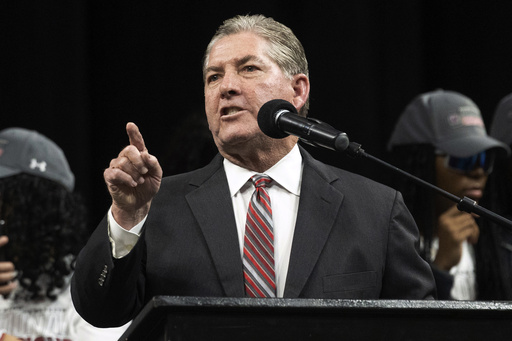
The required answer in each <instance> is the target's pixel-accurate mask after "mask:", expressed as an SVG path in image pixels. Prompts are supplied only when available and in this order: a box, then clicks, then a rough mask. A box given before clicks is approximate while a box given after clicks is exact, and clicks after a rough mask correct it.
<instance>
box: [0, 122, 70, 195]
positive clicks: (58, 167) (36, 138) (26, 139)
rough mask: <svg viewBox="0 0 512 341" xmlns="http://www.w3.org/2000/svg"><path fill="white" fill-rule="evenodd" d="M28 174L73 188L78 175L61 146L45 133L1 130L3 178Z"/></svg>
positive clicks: (0, 145) (0, 160)
mask: <svg viewBox="0 0 512 341" xmlns="http://www.w3.org/2000/svg"><path fill="white" fill-rule="evenodd" d="M20 173H26V174H32V175H36V176H40V177H43V178H46V179H49V180H52V181H55V182H57V183H59V184H61V185H63V186H64V187H65V188H66V189H67V190H68V191H70V192H71V191H73V188H74V185H75V177H74V175H73V173H72V172H71V169H70V168H69V164H68V161H67V160H66V157H65V156H64V152H63V151H62V149H61V148H60V147H59V146H57V144H55V142H53V141H51V140H50V139H48V138H47V137H46V136H44V135H42V134H40V133H38V132H36V131H33V130H27V129H24V128H7V129H4V130H2V131H0V178H6V177H8V176H12V175H16V174H20Z"/></svg>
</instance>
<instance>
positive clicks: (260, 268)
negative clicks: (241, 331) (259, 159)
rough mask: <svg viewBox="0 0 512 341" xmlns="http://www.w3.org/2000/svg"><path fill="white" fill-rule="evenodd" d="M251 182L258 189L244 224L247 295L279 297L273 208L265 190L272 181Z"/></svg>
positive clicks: (260, 178)
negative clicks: (275, 268) (275, 261)
mask: <svg viewBox="0 0 512 341" xmlns="http://www.w3.org/2000/svg"><path fill="white" fill-rule="evenodd" d="M251 180H252V181H253V182H254V186H255V187H256V190H255V191H254V193H253V195H252V197H251V202H250V203H249V209H248V211H247V221H246V223H245V237H244V256H243V264H244V278H245V294H246V296H249V297H276V277H275V271H274V227H273V223H272V207H271V206H270V197H269V196H268V193H267V190H266V189H265V186H267V185H268V184H269V183H270V182H271V181H272V179H271V178H269V177H267V176H266V175H255V176H253V177H252V178H251Z"/></svg>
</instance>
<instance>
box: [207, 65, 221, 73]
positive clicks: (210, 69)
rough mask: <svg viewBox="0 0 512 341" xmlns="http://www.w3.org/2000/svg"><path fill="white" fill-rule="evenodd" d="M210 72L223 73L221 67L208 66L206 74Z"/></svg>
mask: <svg viewBox="0 0 512 341" xmlns="http://www.w3.org/2000/svg"><path fill="white" fill-rule="evenodd" d="M210 71H213V72H220V71H222V68H221V67H220V66H208V67H207V68H206V69H205V70H204V73H205V74H207V73H208V72H210Z"/></svg>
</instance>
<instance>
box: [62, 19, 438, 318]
mask: <svg viewBox="0 0 512 341" xmlns="http://www.w3.org/2000/svg"><path fill="white" fill-rule="evenodd" d="M203 73H204V84H205V86H204V92H205V109H206V115H207V119H208V124H209V128H210V131H211V132H212V135H213V138H214V141H215V143H216V145H217V148H218V150H219V154H218V155H217V156H216V157H215V158H214V159H213V161H212V162H211V163H210V164H209V165H207V166H206V167H204V168H201V169H198V170H195V171H192V172H189V173H185V174H180V175H176V176H171V177H166V178H164V179H162V170H161V167H160V165H159V163H158V161H157V159H156V158H155V157H154V156H152V155H150V154H149V153H148V150H147V148H146V146H145V144H144V140H143V138H142V135H141V133H140V132H139V130H138V128H137V126H136V125H135V124H133V123H128V125H127V127H126V129H127V133H128V136H129V138H130V145H129V146H127V147H126V148H125V149H123V151H121V153H120V154H119V156H118V157H117V158H116V159H113V160H112V161H111V164H110V167H109V168H108V169H106V170H105V173H104V178H105V181H106V183H107V187H108V189H109V192H110V194H111V196H112V206H111V209H110V210H109V213H108V214H107V216H106V217H105V219H104V220H103V222H102V223H101V224H100V226H98V228H97V229H96V231H95V232H94V233H93V235H92V236H91V239H90V240H89V242H88V244H87V245H86V246H85V248H84V249H83V250H82V252H81V254H80V255H79V259H78V260H77V264H76V271H75V275H74V278H73V283H72V294H73V299H74V303H75V306H76V308H77V310H78V311H79V312H80V314H82V316H83V317H85V318H86V319H87V320H88V321H89V322H91V323H92V324H95V325H97V326H103V327H106V326H113V325H119V324H122V323H125V322H126V321H129V320H130V319H132V318H133V317H134V316H136V314H137V313H138V312H139V311H140V310H141V308H142V307H143V306H144V304H145V303H146V302H148V300H149V299H151V298H152V297H153V296H155V295H186V296H232V297H243V296H246V295H247V296H262V297H289V298H296V297H301V298H354V299H355V298H357V299H377V298H388V299H392V298H393V299H430V298H433V296H434V295H435V289H434V287H435V286H434V280H433V276H432V273H431V271H430V268H429V266H428V265H427V263H425V262H424V261H423V260H422V259H421V257H420V256H419V254H418V252H417V248H418V231H417V228H416V225H415V224H414V221H413V219H412V218H411V215H410V214H409V212H408V211H407V209H406V207H405V205H404V203H403V201H402V198H401V195H400V194H399V193H398V192H396V191H394V190H392V189H390V188H387V187H385V186H383V185H380V184H378V183H375V182H373V181H371V180H369V179H365V178H363V177H361V176H358V175H354V174H350V173H348V172H346V171H343V170H340V169H336V168H334V167H331V166H328V165H325V164H322V163H321V162H318V161H316V160H314V159H313V158H312V157H311V156H310V155H309V154H308V153H307V152H306V151H305V150H303V149H302V148H300V147H299V146H298V145H297V137H294V136H288V137H286V138H283V139H272V138H270V137H268V136H266V135H265V134H263V133H262V132H261V130H260V129H259V126H258V123H257V114H258V111H259V109H260V107H261V106H262V105H263V104H264V103H266V102H267V101H269V100H272V99H276V98H279V99H284V100H286V101H288V102H290V103H292V105H293V106H294V107H295V108H297V110H298V111H299V114H300V115H306V113H307V107H308V96H309V78H308V69H307V61H306V58H305V54H304V51H303V48H302V45H301V44H300V42H299V41H298V40H297V38H296V37H295V35H294V34H293V33H292V32H291V30H290V29H289V28H287V27H286V26H284V25H282V24H280V23H278V22H276V21H274V20H273V19H271V18H265V17H263V16H258V15H256V16H239V17H235V18H233V19H230V20H227V21H225V22H224V24H223V25H222V26H221V27H220V28H219V30H218V31H217V33H216V35H215V36H214V37H213V38H212V40H211V42H210V44H209V45H208V48H207V50H206V53H205V58H204V67H203ZM253 175H258V176H265V177H269V178H268V179H266V180H265V181H267V180H268V181H269V182H268V184H267V187H265V189H263V190H261V191H260V188H259V187H258V189H256V190H255V185H253V183H252V181H251V180H250V179H251V177H253ZM255 183H257V181H256V182H255ZM266 183H267V182H266ZM253 193H258V195H257V196H253ZM255 197H258V198H262V197H263V198H267V199H268V200H267V202H266V203H262V201H258V200H260V199H254V198H255ZM255 201H256V202H255ZM258 205H263V206H271V209H270V208H269V207H267V208H268V210H267V211H265V212H266V213H261V211H262V210H260V209H261V207H262V206H258ZM248 207H249V211H250V212H254V211H253V209H251V207H253V208H254V207H257V208H255V209H254V210H255V211H258V212H259V214H260V215H258V217H259V218H247V223H248V226H247V227H246V216H247V211H248ZM250 221H257V223H256V224H255V225H258V226H259V227H264V228H263V229H262V230H263V231H264V232H261V235H266V237H267V241H268V240H270V242H269V244H268V245H269V246H268V248H267V249H266V251H258V256H254V253H253V251H254V250H253V249H251V247H250V246H248V239H251V238H252V237H254V235H256V234H259V232H257V233H256V232H255V233H253V235H251V236H252V237H251V236H249V237H248V235H249V232H248V231H252V230H251V228H254V227H249V223H250ZM257 243H258V242H255V243H254V244H257ZM260 244H264V242H261V243H260ZM255 248H256V247H255ZM249 250H252V251H249ZM267 251H268V254H267ZM262 255H263V256H262ZM253 258H258V259H261V260H263V262H264V263H265V264H263V265H261V269H259V270H258V271H256V270H255V269H256V268H258V265H255V264H254V263H253V261H254V259H253Z"/></svg>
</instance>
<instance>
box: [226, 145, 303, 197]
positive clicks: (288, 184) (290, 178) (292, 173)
mask: <svg viewBox="0 0 512 341" xmlns="http://www.w3.org/2000/svg"><path fill="white" fill-rule="evenodd" d="M224 170H225V172H226V176H227V178H228V186H229V192H230V193H231V196H234V195H235V194H236V193H237V192H238V191H240V189H241V188H242V186H243V185H245V183H246V182H247V181H248V180H249V179H250V178H251V177H252V176H253V175H254V174H257V173H256V172H254V171H251V170H248V169H245V168H242V167H240V166H237V165H235V164H234V163H232V162H231V161H229V160H228V159H226V158H224ZM264 173H265V174H267V175H268V176H270V177H271V178H272V179H273V180H274V181H276V182H277V183H278V184H279V185H280V186H282V187H283V188H284V189H286V190H287V191H289V192H290V193H292V194H295V195H297V196H298V195H299V194H300V185H301V178H302V155H301V154H300V151H299V147H298V145H297V144H295V146H294V147H293V148H292V150H291V151H290V152H289V153H288V154H286V155H285V156H284V157H283V158H282V159H281V160H279V162H278V163H276V164H275V165H274V166H272V167H271V168H270V169H268V170H266V171H265V172H264Z"/></svg>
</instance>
